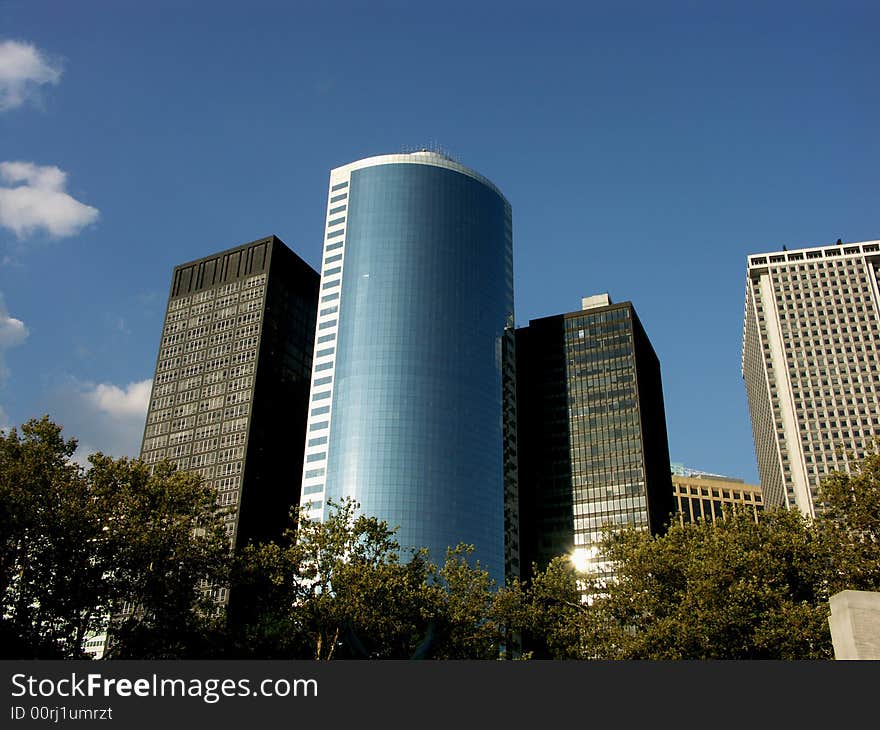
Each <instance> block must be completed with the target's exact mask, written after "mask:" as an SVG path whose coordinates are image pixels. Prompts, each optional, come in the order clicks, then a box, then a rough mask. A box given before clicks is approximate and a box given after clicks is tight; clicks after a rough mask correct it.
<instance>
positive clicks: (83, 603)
mask: <svg viewBox="0 0 880 730" xmlns="http://www.w3.org/2000/svg"><path fill="white" fill-rule="evenodd" d="M76 446H77V443H76V441H75V440H73V439H69V440H65V439H64V438H63V436H62V434H61V427H60V426H58V425H56V424H54V423H52V422H51V421H50V420H49V418H48V416H45V417H43V418H42V419H39V420H36V419H34V420H31V421H28V422H27V423H25V424H24V425H22V426H21V428H20V430H17V429H14V428H13V429H10V430H9V431H8V432H5V433H0V601H2V603H0V643H2V645H3V647H4V648H3V653H4V656H6V657H7V658H48V657H71V658H76V657H81V656H82V655H83V643H84V640H85V638H86V636H87V635H88V633H89V632H90V631H95V630H97V629H98V628H99V627H100V623H101V618H102V616H103V612H104V611H105V610H106V607H107V604H106V591H105V587H106V586H105V583H104V576H103V570H102V567H101V565H100V564H99V562H98V561H97V560H96V545H97V542H98V541H99V540H100V539H101V536H102V530H101V521H100V517H101V506H100V504H99V503H98V502H97V501H96V500H95V498H94V495H93V493H92V492H91V489H90V485H89V482H88V480H87V479H86V478H85V476H84V474H83V471H82V469H81V468H80V467H79V466H77V465H76V464H74V463H72V462H71V456H72V455H73V453H74V451H75V450H76Z"/></svg>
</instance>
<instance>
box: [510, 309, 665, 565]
mask: <svg viewBox="0 0 880 730" xmlns="http://www.w3.org/2000/svg"><path fill="white" fill-rule="evenodd" d="M516 378H517V387H516V391H517V424H518V429H517V430H518V434H517V436H518V438H517V442H518V444H517V445H518V453H519V487H520V504H519V511H520V546H521V557H522V565H523V569H524V572H525V573H526V574H528V572H529V571H530V568H531V566H532V564H537V565H538V566H539V567H544V566H546V565H547V563H548V562H549V561H550V560H552V559H553V558H555V557H557V556H571V558H572V560H573V561H574V562H575V564H576V565H577V567H578V568H580V569H583V570H589V571H595V572H599V573H603V574H606V575H607V574H609V568H608V566H606V565H603V564H602V563H601V561H600V559H599V556H598V554H597V550H596V546H597V544H598V543H599V541H600V540H601V537H602V533H603V529H604V528H605V526H606V525H608V526H611V527H612V528H614V527H638V528H642V529H645V530H650V531H651V532H652V533H659V532H662V531H663V530H665V528H666V526H667V524H668V522H669V518H670V515H671V513H672V512H673V509H674V505H673V492H672V483H671V478H670V468H669V446H668V442H667V436H666V416H665V412H664V408H663V388H662V384H661V378H660V363H659V360H658V359H657V356H656V354H655V352H654V349H653V347H652V346H651V343H650V341H649V340H648V337H647V335H646V334H645V331H644V328H643V327H642V324H641V322H640V321H639V318H638V317H637V316H636V312H635V309H634V308H633V306H632V304H631V303H630V302H622V303H619V304H612V303H611V301H610V299H608V297H607V295H604V296H603V295H600V296H598V297H590V298H588V299H585V300H584V309H582V310H579V311H576V312H570V313H568V314H560V315H555V316H551V317H545V318H543V319H537V320H531V321H530V322H529V326H528V327H521V328H518V329H517V330H516Z"/></svg>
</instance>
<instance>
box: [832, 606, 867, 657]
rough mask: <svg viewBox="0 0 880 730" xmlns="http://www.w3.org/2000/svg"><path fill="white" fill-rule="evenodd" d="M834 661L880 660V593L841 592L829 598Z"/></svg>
mask: <svg viewBox="0 0 880 730" xmlns="http://www.w3.org/2000/svg"><path fill="white" fill-rule="evenodd" d="M830 603H831V616H830V617H829V619H828V623H829V625H830V626H831V641H832V643H833V644H834V658H835V659H880V593H877V592H872V591H841V592H840V593H836V594H835V595H833V596H831V601H830Z"/></svg>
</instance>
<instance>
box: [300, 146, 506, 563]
mask: <svg viewBox="0 0 880 730" xmlns="http://www.w3.org/2000/svg"><path fill="white" fill-rule="evenodd" d="M346 216H347V221H346V233H345V259H344V271H343V277H342V287H341V296H340V298H339V312H338V333H337V338H336V363H335V375H334V380H335V382H334V385H333V396H332V397H333V404H332V412H333V418H332V424H331V427H330V434H329V444H328V448H327V466H326V470H327V471H326V487H325V493H324V496H325V499H332V500H338V499H340V498H341V497H344V496H350V497H353V498H354V499H356V500H357V501H358V502H360V503H361V506H362V510H363V511H364V512H365V513H366V514H370V515H375V516H377V517H379V518H381V519H384V520H387V521H388V523H389V525H391V526H392V527H393V526H399V532H398V538H399V540H400V542H401V544H402V545H403V546H404V547H427V548H429V550H430V554H431V557H432V559H433V560H436V561H441V562H442V560H443V559H444V556H445V551H446V548H447V547H449V546H454V545H456V544H457V543H459V542H466V543H472V544H474V545H475V546H476V553H475V556H476V558H477V559H479V560H480V561H481V563H482V564H483V565H484V567H486V568H488V569H489V570H490V572H491V573H492V575H493V576H494V577H495V578H496V579H498V580H503V573H504V485H503V479H504V477H503V464H502V339H503V335H504V329H505V326H506V325H508V324H510V323H511V322H512V318H513V280H512V268H511V263H510V259H511V235H510V207H509V205H508V204H507V202H506V201H505V200H504V198H503V197H502V196H501V195H499V194H498V192H497V191H495V190H494V189H493V188H491V187H489V186H488V185H486V184H485V183H483V182H482V181H480V180H478V179H475V178H474V177H471V176H469V175H466V174H464V173H462V172H458V171H456V170H452V169H448V168H446V167H440V166H435V165H431V164H415V163H406V164H381V165H375V166H370V167H362V168H360V169H355V170H353V171H352V173H351V178H350V187H349V197H348V210H347V212H346ZM313 405H319V404H317V403H314V404H313Z"/></svg>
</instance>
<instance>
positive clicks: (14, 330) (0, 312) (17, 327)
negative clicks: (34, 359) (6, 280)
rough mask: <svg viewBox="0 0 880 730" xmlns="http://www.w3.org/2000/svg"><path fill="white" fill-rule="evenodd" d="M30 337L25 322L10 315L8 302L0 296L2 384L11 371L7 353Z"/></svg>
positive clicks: (0, 372) (0, 377)
mask: <svg viewBox="0 0 880 730" xmlns="http://www.w3.org/2000/svg"><path fill="white" fill-rule="evenodd" d="M27 336H28V329H27V327H25V326H24V322H22V321H21V320H20V319H16V318H15V317H11V316H10V315H9V311H8V310H7V309H6V302H5V301H4V300H3V295H2V294H0V383H2V382H3V380H5V378H6V376H7V375H8V374H9V371H8V370H7V368H6V361H5V357H4V355H5V353H6V350H8V349H9V348H10V347H16V346H17V345H20V344H21V343H22V342H24V341H25V339H26V338H27Z"/></svg>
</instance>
